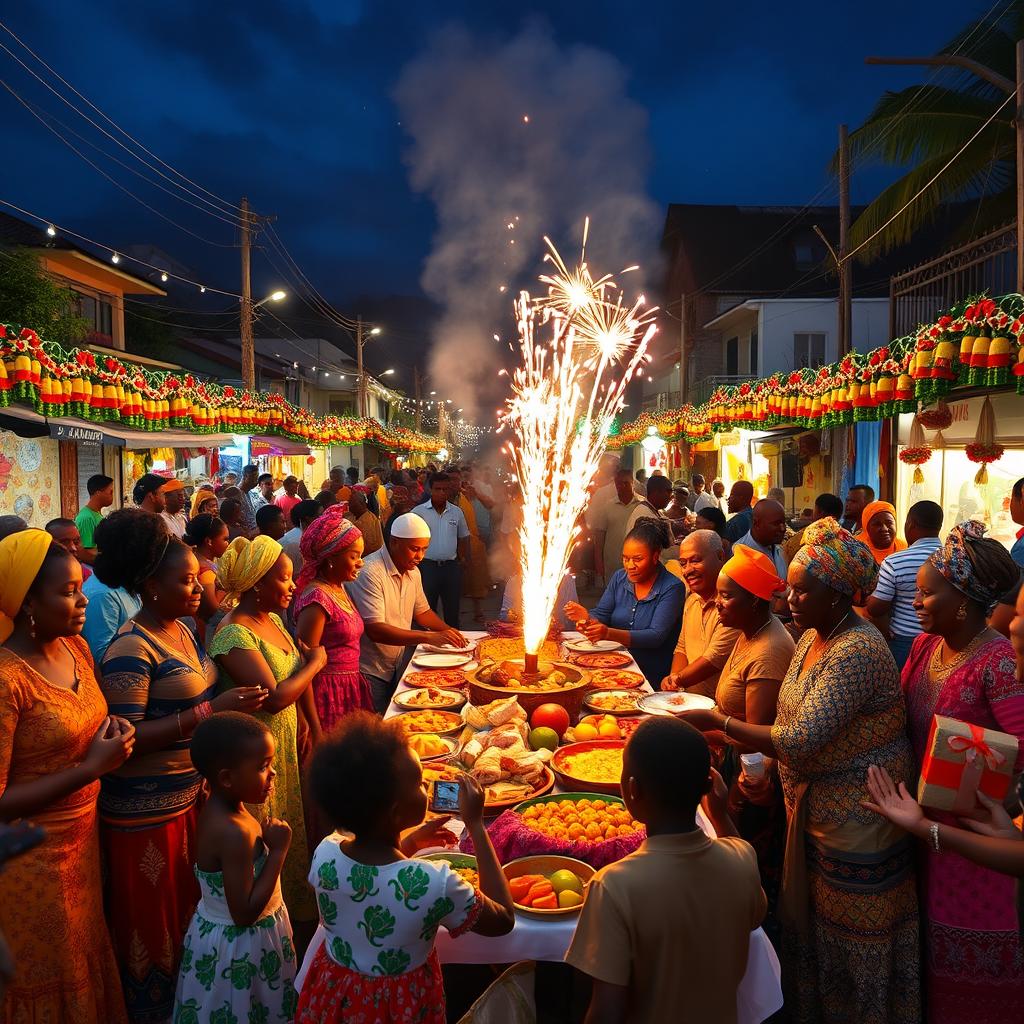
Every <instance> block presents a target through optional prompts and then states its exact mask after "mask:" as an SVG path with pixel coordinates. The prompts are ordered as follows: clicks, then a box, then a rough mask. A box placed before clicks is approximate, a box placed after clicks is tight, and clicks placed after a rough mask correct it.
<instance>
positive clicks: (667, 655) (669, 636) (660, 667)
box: [590, 565, 686, 689]
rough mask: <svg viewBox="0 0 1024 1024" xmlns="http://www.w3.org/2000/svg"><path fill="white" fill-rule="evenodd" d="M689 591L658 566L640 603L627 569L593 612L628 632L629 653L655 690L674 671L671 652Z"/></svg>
mask: <svg viewBox="0 0 1024 1024" xmlns="http://www.w3.org/2000/svg"><path fill="white" fill-rule="evenodd" d="M685 600H686V588H685V587H684V586H683V584H682V582H681V581H680V580H679V579H677V578H676V577H675V576H673V575H672V573H670V572H669V571H668V570H667V569H666V568H665V566H663V565H659V566H658V575H657V576H656V577H655V579H654V586H653V587H651V592H650V593H649V594H648V595H647V596H646V597H645V598H642V599H641V600H639V601H638V600H637V598H636V591H635V590H634V589H633V584H632V583H630V582H629V577H628V576H627V575H626V570H625V569H620V570H619V571H618V572H617V573H615V575H614V576H612V578H611V579H610V580H609V581H608V586H607V587H605V588H604V593H603V594H602V595H601V600H600V601H598V602H597V607H596V608H595V609H594V610H593V611H592V612H591V613H590V614H591V616H592V617H593V618H595V619H597V621H598V622H603V623H604V624H605V625H606V626H611V628H612V629H626V630H629V639H630V642H629V651H630V654H632V655H633V658H634V659H635V660H636V663H637V665H638V666H639V668H640V671H641V672H643V674H644V676H645V677H646V678H647V681H648V682H649V683H650V684H651V686H653V687H654V688H655V689H657V688H658V686H659V684H660V683H661V681H662V679H664V678H665V676H667V675H668V673H669V670H670V669H671V668H672V653H673V651H674V650H675V647H676V641H677V640H678V639H679V629H680V625H681V623H682V621H683V602H684V601H685Z"/></svg>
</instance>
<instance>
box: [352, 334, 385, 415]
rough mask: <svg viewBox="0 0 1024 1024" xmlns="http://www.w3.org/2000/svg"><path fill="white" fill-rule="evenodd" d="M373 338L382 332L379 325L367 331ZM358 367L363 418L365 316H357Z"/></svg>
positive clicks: (364, 409) (364, 400)
mask: <svg viewBox="0 0 1024 1024" xmlns="http://www.w3.org/2000/svg"><path fill="white" fill-rule="evenodd" d="M366 333H367V334H369V335H370V337H372V338H376V337H377V336H378V335H379V334H380V333H381V329H380V328H379V327H371V328H370V329H369V330H368V331H367V332H366ZM356 369H357V371H358V373H359V387H358V391H357V395H356V397H357V399H358V403H359V415H360V417H362V418H365V417H366V374H365V373H364V372H363V318H362V317H361V316H360V317H357V318H356Z"/></svg>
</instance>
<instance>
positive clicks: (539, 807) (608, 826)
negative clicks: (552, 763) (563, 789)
mask: <svg viewBox="0 0 1024 1024" xmlns="http://www.w3.org/2000/svg"><path fill="white" fill-rule="evenodd" d="M514 810H515V813H516V814H517V815H518V816H519V818H520V820H521V821H522V823H523V824H524V825H525V826H526V827H527V828H531V829H533V830H534V831H535V832H539V833H540V834H541V835H543V836H546V837H547V838H548V839H556V840H563V841H566V842H579V843H588V842H589V843H600V842H603V841H604V840H606V839H617V838H620V837H625V836H632V835H634V834H635V833H638V832H639V833H640V834H641V835H642V834H643V833H644V826H643V825H641V824H640V822H638V821H635V820H634V819H633V815H631V814H630V813H629V811H627V810H626V804H625V802H624V801H623V799H622V798H621V797H616V796H605V795H604V794H602V793H549V794H548V795H547V796H539V797H534V798H533V799H532V800H524V801H523V802H522V803H521V804H517V805H516V807H515V808H514Z"/></svg>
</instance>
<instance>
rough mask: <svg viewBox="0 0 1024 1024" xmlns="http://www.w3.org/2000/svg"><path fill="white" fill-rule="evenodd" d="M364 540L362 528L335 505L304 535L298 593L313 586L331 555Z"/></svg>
mask: <svg viewBox="0 0 1024 1024" xmlns="http://www.w3.org/2000/svg"><path fill="white" fill-rule="evenodd" d="M360 537H362V533H361V532H360V530H359V528H358V527H356V526H353V525H352V524H351V523H350V522H349V521H348V520H347V519H346V518H345V506H343V505H332V506H331V507H330V508H328V509H325V510H324V512H323V514H322V515H319V516H317V517H316V519H314V520H313V522H311V523H310V524H309V526H307V527H306V528H305V530H303V531H302V539H301V540H300V541H299V554H301V555H302V568H301V569H300V570H299V574H298V576H296V577H295V589H296V591H297V592H298V593H299V594H301V593H302V591H303V590H305V589H306V587H307V586H309V584H310V583H312V582H313V580H314V578H315V577H316V574H317V573H318V572H319V571H320V566H321V565H322V564H323V563H324V561H325V560H326V559H328V558H329V557H330V556H331V555H333V554H336V553H337V552H338V551H344V550H345V548H348V547H351V546H352V545H353V544H355V542H356V541H357V540H358V539H359V538H360Z"/></svg>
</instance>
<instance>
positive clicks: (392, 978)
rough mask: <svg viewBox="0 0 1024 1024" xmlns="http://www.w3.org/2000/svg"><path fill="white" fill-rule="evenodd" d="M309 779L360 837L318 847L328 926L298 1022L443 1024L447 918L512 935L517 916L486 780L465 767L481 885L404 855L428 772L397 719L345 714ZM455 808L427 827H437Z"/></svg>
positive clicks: (320, 898)
mask: <svg viewBox="0 0 1024 1024" xmlns="http://www.w3.org/2000/svg"><path fill="white" fill-rule="evenodd" d="M310 788H311V790H312V793H313V797H314V799H315V800H316V801H317V803H318V804H319V805H320V807H321V809H322V811H323V812H324V816H325V818H326V819H327V821H329V822H330V823H331V824H332V825H333V826H334V827H335V828H337V829H339V830H344V831H346V832H348V833H352V835H353V838H352V839H344V838H342V837H341V836H340V835H338V834H337V833H335V834H333V835H330V836H328V837H327V838H326V839H325V840H324V841H323V842H322V843H320V845H319V846H318V847H317V849H316V853H315V854H314V856H313V868H312V870H311V872H310V876H309V881H310V884H311V885H312V886H313V887H314V889H316V892H317V903H318V904H319V908H320V927H321V930H322V933H323V936H324V938H323V941H322V942H321V943H320V945H319V948H318V949H314V948H313V947H311V948H310V952H309V953H308V954H307V958H306V961H307V963H309V962H310V959H312V963H311V964H310V967H309V971H308V974H307V976H306V978H305V981H304V984H303V985H302V991H301V994H300V996H299V1007H298V1011H297V1013H296V1016H295V1020H296V1024H334V1022H338V1024H341V1022H343V1021H346V1022H357V1021H373V1022H374V1024H414V1022H415V1024H444V1022H445V1004H444V986H443V983H442V980H441V965H440V964H439V962H438V959H437V953H436V952H435V951H434V936H435V935H436V934H437V930H438V928H439V927H440V926H441V925H444V927H445V928H447V929H448V931H449V933H450V934H452V935H460V934H461V933H462V932H465V931H470V930H472V931H474V932H478V933H479V934H481V935H505V934H507V933H508V932H510V931H511V930H512V926H513V924H514V918H513V913H512V894H511V893H510V892H509V889H508V884H507V882H506V881H505V876H504V875H503V874H502V871H501V866H500V865H499V863H498V858H497V855H496V854H495V852H494V847H493V846H492V845H491V841H490V838H489V837H488V835H487V832H486V830H485V829H484V827H483V804H484V797H483V792H482V790H481V789H480V786H479V784H478V783H477V782H476V781H475V780H474V779H471V778H470V777H469V776H465V775H464V776H463V777H462V780H461V785H460V787H459V811H460V814H461V816H462V818H463V820H464V822H465V824H466V828H467V829H468V831H469V833H470V835H471V836H472V837H473V844H474V846H475V848H476V855H477V868H478V871H479V875H480V888H479V889H476V888H474V887H473V886H471V885H470V884H469V883H468V882H466V881H465V880H464V879H463V878H462V877H461V876H459V875H458V874H456V873H455V871H454V870H453V869H452V867H451V865H449V864H448V863H447V862H444V861H429V860H418V859H416V858H415V857H413V858H407V856H406V853H405V851H404V849H403V840H402V833H403V832H404V831H405V830H407V829H411V828H413V827H414V826H418V825H420V823H421V822H422V821H423V817H424V815H425V813H426V810H427V789H428V784H427V783H426V782H424V780H423V773H422V771H421V769H420V762H419V758H418V757H417V756H416V754H415V753H414V752H413V751H412V750H411V749H410V747H409V745H408V743H407V742H406V740H405V737H404V735H403V733H402V731H401V729H400V728H399V726H398V725H397V723H395V722H384V721H382V720H381V719H380V718H378V717H377V716H376V715H372V714H369V713H368V712H365V711H354V712H352V713H350V714H349V715H347V716H346V717H345V718H343V719H342V720H341V722H340V723H339V724H338V725H336V726H335V728H334V730H333V731H332V732H331V734H330V735H329V736H328V738H327V739H326V740H325V741H324V742H323V743H322V744H321V745H320V746H319V747H318V748H317V750H316V752H315V753H314V755H313V760H312V763H311V766H310ZM445 820H447V819H439V820H437V821H435V822H429V823H427V824H426V825H424V826H422V828H421V829H420V830H419V831H420V833H421V834H423V833H430V832H436V831H437V824H438V821H439V822H440V823H441V824H443V821H445ZM408 840H409V837H408V836H406V843H405V845H409V843H408ZM314 941H315V940H314Z"/></svg>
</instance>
